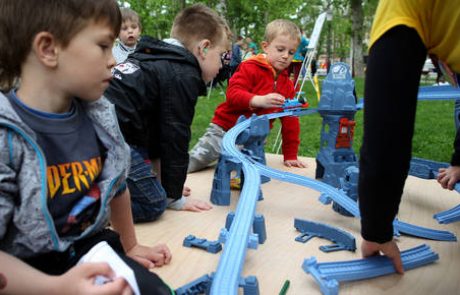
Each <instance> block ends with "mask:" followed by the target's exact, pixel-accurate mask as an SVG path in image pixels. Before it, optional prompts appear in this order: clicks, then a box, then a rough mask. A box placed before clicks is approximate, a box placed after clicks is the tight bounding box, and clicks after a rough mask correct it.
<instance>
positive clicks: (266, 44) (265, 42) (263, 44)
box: [260, 41, 270, 52]
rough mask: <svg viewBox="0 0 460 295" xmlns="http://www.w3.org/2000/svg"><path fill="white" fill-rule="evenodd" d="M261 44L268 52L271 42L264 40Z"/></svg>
mask: <svg viewBox="0 0 460 295" xmlns="http://www.w3.org/2000/svg"><path fill="white" fill-rule="evenodd" d="M260 45H261V47H262V49H263V51H264V52H267V47H268V45H270V43H268V42H267V41H262V42H261V43H260Z"/></svg>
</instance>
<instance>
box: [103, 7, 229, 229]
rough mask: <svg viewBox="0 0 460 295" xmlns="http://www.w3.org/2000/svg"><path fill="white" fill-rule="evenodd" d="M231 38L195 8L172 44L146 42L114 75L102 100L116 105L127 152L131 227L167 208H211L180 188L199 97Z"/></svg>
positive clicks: (213, 16)
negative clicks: (129, 156)
mask: <svg viewBox="0 0 460 295" xmlns="http://www.w3.org/2000/svg"><path fill="white" fill-rule="evenodd" d="M228 35H229V29H228V26H227V24H226V21H225V20H224V19H223V18H221V17H220V16H219V15H218V14H217V13H216V12H215V11H213V10H211V9H210V8H208V7H206V6H204V5H201V4H197V5H193V6H190V7H188V8H186V9H184V10H183V11H182V12H180V13H179V14H178V15H177V16H176V18H175V20H174V24H173V27H172V30H171V38H170V39H166V40H164V41H159V40H155V39H153V38H150V37H143V38H142V39H141V41H140V42H139V44H138V47H137V49H136V51H135V52H134V53H133V54H132V55H130V57H129V58H128V60H127V61H126V62H124V63H121V64H119V65H118V66H116V67H115V69H114V73H113V75H114V79H113V80H112V81H111V83H110V86H109V88H108V89H107V91H106V93H105V96H106V97H107V98H108V99H109V100H111V101H112V102H113V103H114V104H115V106H116V111H117V117H118V120H119V123H120V127H121V130H122V133H123V134H124V136H125V139H126V141H127V142H128V144H129V145H130V146H131V158H132V163H131V170H130V174H129V177H128V186H129V188H130V190H131V196H132V210H133V215H134V220H135V221H136V222H143V221H151V220H154V219H156V218H158V216H160V215H161V214H162V213H163V211H164V209H165V207H166V206H167V207H168V208H172V209H176V210H188V211H202V210H209V209H211V205H210V204H208V203H206V202H203V201H199V200H195V199H192V198H190V197H187V198H185V197H184V196H183V189H184V183H185V179H186V176H187V166H188V145H189V141H190V136H191V131H190V126H191V124H192V120H193V116H194V112H195V105H196V102H197V98H198V96H201V95H205V93H206V83H208V82H210V81H211V80H212V79H213V78H214V77H215V76H216V75H217V73H218V72H219V69H220V68H221V67H222V63H221V56H222V54H223V53H224V52H225V51H226V50H227V47H228V45H229V44H228V39H229V36H228ZM151 160H152V161H153V164H154V165H153V166H154V167H153V168H152V167H151V165H150V164H151V162H150V161H151ZM156 173H158V174H156ZM156 175H158V179H157V176H156ZM160 183H161V185H160ZM187 194H189V192H187V191H186V190H184V195H187Z"/></svg>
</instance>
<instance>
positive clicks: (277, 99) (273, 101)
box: [249, 93, 285, 109]
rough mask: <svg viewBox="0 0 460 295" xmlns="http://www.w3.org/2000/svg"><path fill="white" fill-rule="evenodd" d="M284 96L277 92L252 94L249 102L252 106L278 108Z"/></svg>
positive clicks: (282, 102)
mask: <svg viewBox="0 0 460 295" xmlns="http://www.w3.org/2000/svg"><path fill="white" fill-rule="evenodd" d="M284 101H285V99H284V96H282V95H281V94H279V93H269V94H266V95H254V97H253V98H252V99H251V101H250V102H249V106H250V107H252V108H264V109H268V108H280V107H282V106H283V104H284Z"/></svg>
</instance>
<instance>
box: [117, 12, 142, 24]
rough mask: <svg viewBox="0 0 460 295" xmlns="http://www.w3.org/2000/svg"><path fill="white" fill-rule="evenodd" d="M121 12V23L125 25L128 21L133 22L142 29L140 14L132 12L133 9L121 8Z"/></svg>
mask: <svg viewBox="0 0 460 295" xmlns="http://www.w3.org/2000/svg"><path fill="white" fill-rule="evenodd" d="M120 12H121V22H122V23H124V22H125V21H127V20H130V21H132V22H133V23H137V25H138V26H139V28H141V29H142V24H141V18H140V17H139V14H137V12H135V11H134V10H132V9H131V8H126V7H123V8H120Z"/></svg>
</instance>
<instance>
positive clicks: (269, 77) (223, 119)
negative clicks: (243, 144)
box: [212, 54, 300, 160]
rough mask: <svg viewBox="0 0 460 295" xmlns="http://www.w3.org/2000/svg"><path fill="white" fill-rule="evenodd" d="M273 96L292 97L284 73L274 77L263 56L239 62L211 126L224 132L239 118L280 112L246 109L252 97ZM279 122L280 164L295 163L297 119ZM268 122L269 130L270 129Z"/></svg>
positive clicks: (291, 117) (297, 138)
mask: <svg viewBox="0 0 460 295" xmlns="http://www.w3.org/2000/svg"><path fill="white" fill-rule="evenodd" d="M273 92H276V93H279V94H281V95H283V96H284V97H285V98H290V99H291V98H293V97H294V95H295V91H294V85H293V83H292V81H291V80H290V79H289V77H288V73H287V70H284V71H283V72H281V73H280V74H278V76H276V73H275V70H274V69H273V67H272V66H271V65H270V64H269V63H268V62H267V60H266V59H265V55H263V54H259V55H256V56H254V57H252V58H250V59H248V60H245V61H243V62H242V63H241V64H240V66H239V67H238V69H237V71H236V72H235V73H234V74H233V76H232V77H231V78H230V81H229V83H228V88H227V99H226V101H225V102H223V103H221V104H220V105H219V106H218V107H217V109H216V111H215V112H214V117H213V118H212V123H214V124H217V125H219V126H220V127H222V128H223V129H224V130H225V131H228V130H229V129H230V128H232V127H233V126H235V124H236V121H237V120H238V118H239V117H240V116H241V115H244V116H245V117H247V118H249V117H250V116H251V115H252V114H253V113H255V114H256V115H263V114H270V113H274V112H279V111H282V109H281V108H269V109H263V108H252V107H250V106H249V102H250V100H251V99H252V98H253V97H254V96H255V95H266V94H269V93H273ZM280 120H281V134H282V138H283V144H282V149H283V155H284V160H296V159H297V152H298V150H299V144H300V139H299V133H300V125H299V118H298V117H294V116H289V117H282V118H280ZM272 121H273V120H271V122H270V128H272V126H273V122H272Z"/></svg>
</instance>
